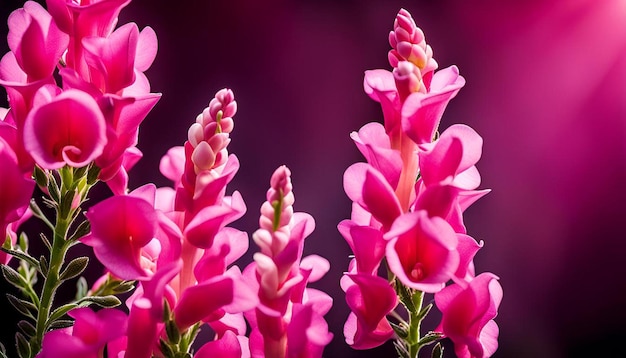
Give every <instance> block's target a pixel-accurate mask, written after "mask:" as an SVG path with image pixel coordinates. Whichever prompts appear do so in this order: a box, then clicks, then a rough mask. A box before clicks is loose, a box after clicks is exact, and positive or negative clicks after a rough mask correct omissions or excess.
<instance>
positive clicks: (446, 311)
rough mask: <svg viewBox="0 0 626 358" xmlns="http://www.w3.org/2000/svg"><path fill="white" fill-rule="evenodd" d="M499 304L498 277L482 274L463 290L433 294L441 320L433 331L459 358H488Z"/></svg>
mask: <svg viewBox="0 0 626 358" xmlns="http://www.w3.org/2000/svg"><path fill="white" fill-rule="evenodd" d="M501 301H502V287H501V286H500V284H499V283H498V277H496V276H495V275H493V274H491V273H488V272H486V273H482V274H480V275H478V276H477V277H476V278H474V279H473V280H472V281H471V282H470V283H469V284H468V285H466V287H463V286H460V285H458V284H453V285H450V286H448V287H446V288H444V289H443V290H441V291H440V292H438V293H436V294H435V303H436V304H437V307H438V308H439V310H441V312H442V314H443V317H442V319H441V323H440V325H439V327H438V328H437V331H439V332H443V334H444V335H445V336H447V337H449V338H450V339H451V340H452V342H454V350H455V352H456V355H457V356H458V357H460V358H483V357H490V356H491V355H493V353H494V352H495V351H496V349H498V332H499V331H498V325H497V324H496V323H495V321H493V319H494V318H495V317H496V315H497V313H498V306H500V302H501Z"/></svg>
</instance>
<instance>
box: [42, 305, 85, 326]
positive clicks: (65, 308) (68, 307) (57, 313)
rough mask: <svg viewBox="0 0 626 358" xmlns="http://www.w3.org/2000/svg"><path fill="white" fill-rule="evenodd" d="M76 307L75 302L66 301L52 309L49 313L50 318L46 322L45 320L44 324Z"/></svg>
mask: <svg viewBox="0 0 626 358" xmlns="http://www.w3.org/2000/svg"><path fill="white" fill-rule="evenodd" d="M76 307H78V305H77V304H76V303H68V304H65V305H63V306H61V307H58V308H57V309H55V310H54V311H52V313H51V314H50V318H48V322H46V326H48V325H49V324H50V323H52V322H54V321H56V320H58V319H59V318H61V317H63V316H64V315H65V314H66V313H67V312H69V311H71V310H73V309H74V308H76Z"/></svg>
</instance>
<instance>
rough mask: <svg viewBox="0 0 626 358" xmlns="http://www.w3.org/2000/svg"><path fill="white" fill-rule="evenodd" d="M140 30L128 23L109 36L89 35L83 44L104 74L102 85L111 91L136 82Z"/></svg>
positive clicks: (88, 57) (87, 56)
mask: <svg viewBox="0 0 626 358" xmlns="http://www.w3.org/2000/svg"><path fill="white" fill-rule="evenodd" d="M138 41H139V29H138V28H137V25H136V24H134V23H128V24H126V25H124V26H122V27H120V28H118V29H117V30H115V31H114V32H113V33H112V34H111V35H109V37H107V38H103V37H87V38H85V39H83V41H82V45H83V48H84V49H85V61H86V62H87V64H88V65H89V66H90V67H92V68H94V69H95V70H97V71H98V72H99V73H100V75H101V76H102V79H101V80H102V81H103V83H101V84H99V87H100V88H102V89H104V90H105V92H107V93H117V92H118V91H120V90H122V89H123V88H124V87H128V86H130V85H131V84H132V83H133V82H134V81H135V54H136V51H137V42H138Z"/></svg>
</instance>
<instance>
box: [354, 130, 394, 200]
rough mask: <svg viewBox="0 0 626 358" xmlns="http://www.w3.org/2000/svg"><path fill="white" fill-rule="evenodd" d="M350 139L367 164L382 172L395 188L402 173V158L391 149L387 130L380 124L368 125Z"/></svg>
mask: <svg viewBox="0 0 626 358" xmlns="http://www.w3.org/2000/svg"><path fill="white" fill-rule="evenodd" d="M350 137H351V138H352V139H353V140H354V143H355V144H356V146H357V148H358V149H359V151H360V152H361V153H362V154H363V156H364V157H365V159H366V160H367V162H368V163H369V164H370V165H371V166H373V167H374V168H376V169H377V170H378V171H380V172H381V173H382V174H383V175H384V176H385V178H386V179H387V182H388V183H389V184H390V185H391V187H393V188H395V187H396V186H397V185H398V180H399V179H400V172H401V171H402V158H400V152H398V151H396V150H393V149H391V144H390V142H389V137H388V136H387V134H386V133H385V128H383V126H382V125H381V124H380V123H376V122H372V123H368V124H366V125H364V126H363V127H362V128H361V129H359V132H358V133H354V132H353V133H352V134H351V135H350Z"/></svg>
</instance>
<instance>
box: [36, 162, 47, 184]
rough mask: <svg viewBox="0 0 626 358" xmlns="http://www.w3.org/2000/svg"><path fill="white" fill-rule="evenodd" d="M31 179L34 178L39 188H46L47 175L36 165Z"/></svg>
mask: <svg viewBox="0 0 626 358" xmlns="http://www.w3.org/2000/svg"><path fill="white" fill-rule="evenodd" d="M33 177H34V178H35V182H36V183H37V185H38V186H39V187H40V188H45V187H47V186H48V174H46V172H45V171H44V170H43V169H41V168H40V167H39V166H38V165H35V170H34V171H33Z"/></svg>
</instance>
